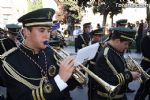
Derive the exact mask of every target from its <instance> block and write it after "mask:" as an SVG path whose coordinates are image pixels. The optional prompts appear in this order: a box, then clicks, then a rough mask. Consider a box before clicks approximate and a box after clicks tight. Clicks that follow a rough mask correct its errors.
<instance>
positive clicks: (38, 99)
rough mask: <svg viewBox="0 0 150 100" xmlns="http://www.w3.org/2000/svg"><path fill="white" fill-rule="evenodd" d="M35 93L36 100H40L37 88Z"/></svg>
mask: <svg viewBox="0 0 150 100" xmlns="http://www.w3.org/2000/svg"><path fill="white" fill-rule="evenodd" d="M35 91H36V97H37V100H41V98H40V94H39V89H38V88H37V89H36V90H35Z"/></svg>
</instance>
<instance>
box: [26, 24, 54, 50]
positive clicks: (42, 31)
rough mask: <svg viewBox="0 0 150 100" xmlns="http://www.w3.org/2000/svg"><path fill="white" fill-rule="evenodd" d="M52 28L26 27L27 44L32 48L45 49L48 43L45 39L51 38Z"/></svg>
mask: <svg viewBox="0 0 150 100" xmlns="http://www.w3.org/2000/svg"><path fill="white" fill-rule="evenodd" d="M50 33H51V28H50V27H45V26H44V27H43V26H38V27H32V30H31V31H30V30H28V29H26V33H25V35H26V36H25V37H26V40H25V44H26V46H28V47H30V48H32V49H35V50H36V49H37V50H39V49H44V48H46V45H44V41H48V40H49V38H50Z"/></svg>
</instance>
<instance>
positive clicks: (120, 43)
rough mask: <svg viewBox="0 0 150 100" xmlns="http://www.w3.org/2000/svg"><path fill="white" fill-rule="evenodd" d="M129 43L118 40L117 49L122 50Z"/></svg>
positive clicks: (127, 46)
mask: <svg viewBox="0 0 150 100" xmlns="http://www.w3.org/2000/svg"><path fill="white" fill-rule="evenodd" d="M129 44H130V42H129V41H120V42H119V44H118V45H119V46H118V50H119V51H120V52H124V51H125V50H126V49H128V48H129Z"/></svg>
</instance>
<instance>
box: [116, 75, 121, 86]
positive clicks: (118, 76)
mask: <svg viewBox="0 0 150 100" xmlns="http://www.w3.org/2000/svg"><path fill="white" fill-rule="evenodd" d="M116 76H117V78H118V81H119V84H120V83H121V80H120V75H119V74H118V75H116Z"/></svg>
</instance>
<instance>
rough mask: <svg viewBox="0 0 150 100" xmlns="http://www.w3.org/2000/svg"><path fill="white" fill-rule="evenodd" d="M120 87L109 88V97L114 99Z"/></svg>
mask: <svg viewBox="0 0 150 100" xmlns="http://www.w3.org/2000/svg"><path fill="white" fill-rule="evenodd" d="M120 88H121V85H120V84H118V85H117V86H111V88H110V91H109V93H110V94H109V95H110V97H114V96H115V95H116V94H118V92H119V91H120Z"/></svg>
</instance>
